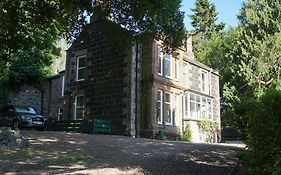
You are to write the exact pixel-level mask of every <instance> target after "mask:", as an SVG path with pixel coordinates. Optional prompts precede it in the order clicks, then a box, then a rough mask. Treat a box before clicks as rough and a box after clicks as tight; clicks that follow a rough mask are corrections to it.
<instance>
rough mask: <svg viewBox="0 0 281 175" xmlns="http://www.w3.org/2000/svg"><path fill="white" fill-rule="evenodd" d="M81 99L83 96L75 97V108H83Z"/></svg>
mask: <svg viewBox="0 0 281 175" xmlns="http://www.w3.org/2000/svg"><path fill="white" fill-rule="evenodd" d="M83 99H84V97H83V96H77V98H76V106H77V107H82V106H83Z"/></svg>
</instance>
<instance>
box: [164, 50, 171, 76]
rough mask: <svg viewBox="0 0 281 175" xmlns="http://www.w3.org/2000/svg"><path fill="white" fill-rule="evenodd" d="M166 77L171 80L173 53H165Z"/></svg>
mask: <svg viewBox="0 0 281 175" xmlns="http://www.w3.org/2000/svg"><path fill="white" fill-rule="evenodd" d="M165 76H166V77H167V78H171V53H170V52H166V53H165Z"/></svg>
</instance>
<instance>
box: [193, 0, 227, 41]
mask: <svg viewBox="0 0 281 175" xmlns="http://www.w3.org/2000/svg"><path fill="white" fill-rule="evenodd" d="M192 12H193V14H192V15H190V16H189V17H190V19H191V20H192V22H191V24H192V26H193V27H194V29H195V33H196V34H198V33H200V34H203V36H201V37H202V38H209V37H211V35H213V34H214V33H216V32H219V31H221V30H223V28H224V23H219V24H216V21H217V15H218V13H217V12H216V8H215V5H214V4H212V3H210V2H209V0H196V2H195V8H194V9H192Z"/></svg>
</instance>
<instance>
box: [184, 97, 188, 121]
mask: <svg viewBox="0 0 281 175" xmlns="http://www.w3.org/2000/svg"><path fill="white" fill-rule="evenodd" d="M184 113H185V117H188V96H187V95H185V97H184Z"/></svg>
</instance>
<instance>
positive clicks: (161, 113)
mask: <svg viewBox="0 0 281 175" xmlns="http://www.w3.org/2000/svg"><path fill="white" fill-rule="evenodd" d="M158 92H160V100H159V98H158ZM157 103H160V121H159V120H158V116H156V117H157V123H158V124H159V125H163V91H162V90H159V89H158V90H157ZM156 107H157V105H156ZM156 110H158V109H157V108H156ZM156 114H157V112H156Z"/></svg>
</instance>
